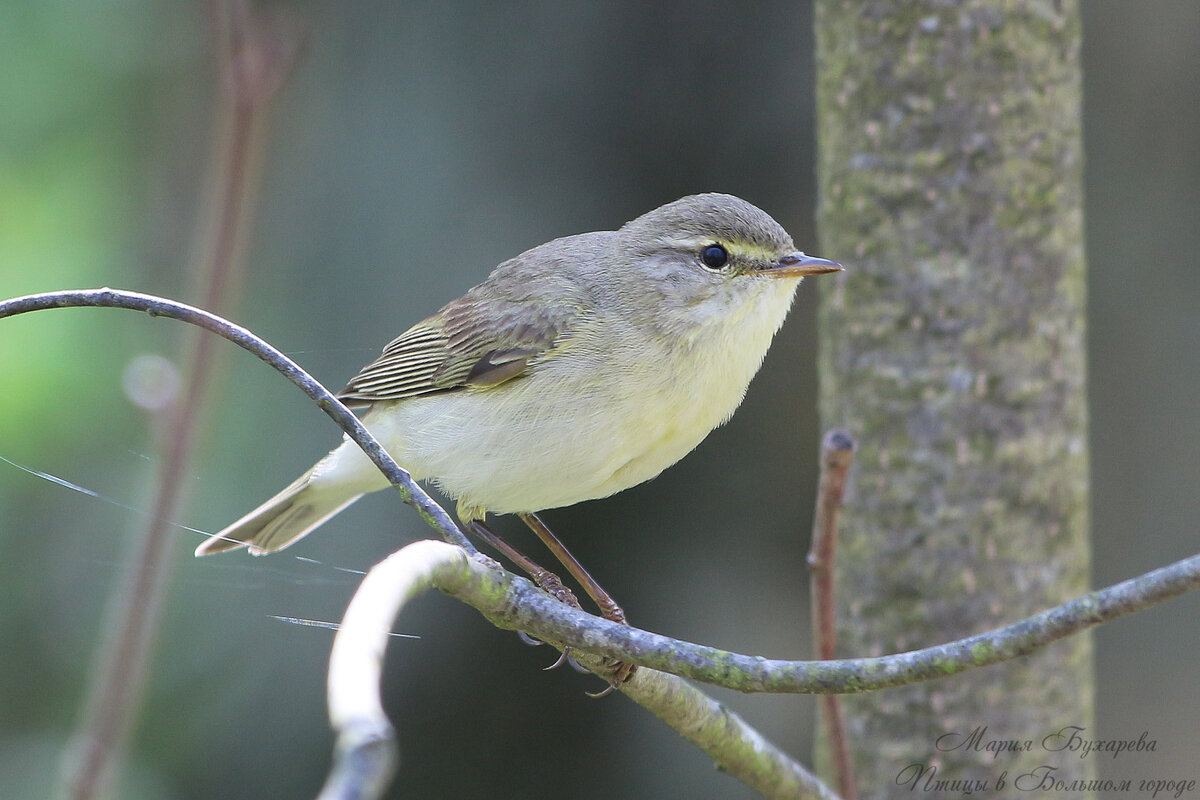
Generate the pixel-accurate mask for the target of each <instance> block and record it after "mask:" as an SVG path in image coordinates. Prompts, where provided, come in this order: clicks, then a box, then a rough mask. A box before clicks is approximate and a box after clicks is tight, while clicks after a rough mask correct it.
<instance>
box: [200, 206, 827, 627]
mask: <svg viewBox="0 0 1200 800" xmlns="http://www.w3.org/2000/svg"><path fill="white" fill-rule="evenodd" d="M839 270H841V266H840V265H838V264H836V263H834V262H832V261H826V260H825V259H821V258H814V257H812V256H807V255H805V254H804V253H802V252H799V251H798V250H797V249H796V247H795V245H794V244H793V243H792V239H791V237H790V236H788V234H787V233H786V232H785V231H784V229H783V228H782V227H781V226H780V225H779V224H778V223H777V222H776V221H775V220H774V219H772V218H771V217H770V216H768V215H767V214H766V213H765V212H763V211H762V210H760V209H758V208H757V207H755V206H753V205H751V204H750V203H748V202H746V201H745V200H741V199H739V198H737V197H733V196H731V195H727V194H700V195H693V196H689V197H684V198H682V199H680V200H676V201H675V202H673V203H668V204H667V205H665V206H662V207H660V208H657V209H655V210H653V211H650V212H648V213H646V214H643V215H642V216H640V217H638V218H637V219H635V220H633V221H631V222H629V223H627V224H625V225H624V226H623V227H621V229H620V230H616V231H601V232H595V233H583V234H579V235H576V236H567V237H564V238H561V239H555V240H553V241H550V242H547V243H546V244H543V245H540V246H538V247H535V248H533V249H532V250H528V251H526V252H524V253H522V254H521V255H519V256H517V257H515V258H512V259H509V260H508V261H505V262H504V263H502V264H500V266H498V267H496V269H495V270H494V271H493V272H492V274H491V275H489V276H488V278H487V280H485V281H484V282H483V283H481V284H479V285H478V286H476V287H474V288H473V289H471V290H470V291H468V292H467V293H466V294H465V295H463V296H462V297H460V298H458V299H457V300H453V301H451V302H450V303H447V304H446V305H445V306H444V307H443V308H442V309H441V310H440V311H438V312H437V313H436V314H434V315H433V316H431V317H428V318H426V319H424V320H422V321H421V322H418V323H417V324H416V325H414V326H413V327H411V328H409V329H408V330H407V331H405V332H404V333H402V334H401V335H400V336H399V337H397V338H396V339H394V340H393V341H392V342H391V343H390V344H389V345H388V346H387V347H385V348H384V350H383V354H382V355H381V356H380V357H379V358H378V359H376V360H375V361H373V362H371V363H370V364H368V365H367V366H366V367H364V368H363V369H362V371H361V372H359V373H358V375H356V376H355V377H354V378H353V379H352V380H351V381H350V383H349V384H348V385H347V386H346V388H345V389H343V390H342V391H341V393H340V394H339V398H340V399H341V400H343V401H344V402H345V403H346V404H347V405H350V406H352V407H361V408H363V409H364V411H363V412H362V421H363V424H364V425H365V426H366V427H367V428H368V429H369V430H370V431H371V433H372V434H373V435H374V436H375V437H376V438H377V439H378V440H379V441H380V443H381V444H382V445H383V446H384V448H385V449H386V450H387V451H388V452H389V453H390V454H391V455H392V457H393V458H395V460H396V461H397V462H398V463H399V464H400V465H401V466H402V467H404V468H405V469H407V470H408V471H409V473H410V474H411V475H412V476H413V478H415V479H418V480H429V481H432V482H433V483H435V484H436V485H437V486H438V487H439V488H440V489H441V490H442V491H443V492H445V493H446V494H447V495H449V496H450V497H452V498H454V499H455V500H456V501H457V503H458V506H457V513H458V517H459V519H460V520H462V521H463V523H464V524H466V525H467V526H468V527H469V528H472V529H473V530H475V531H476V532H477V533H479V534H480V535H483V536H485V537H487V536H488V534H490V531H489V530H488V529H487V527H486V526H485V525H484V518H485V515H486V514H487V513H489V512H490V513H493V514H517V515H519V516H520V517H521V519H523V520H524V521H525V522H526V523H527V524H529V525H530V527H531V528H533V529H534V531H535V532H537V533H538V535H539V536H540V537H542V539H543V541H546V543H547V544H548V545H550V546H551V549H552V550H554V552H555V555H557V556H559V557H560V559H562V555H561V554H560V553H559V552H558V551H557V550H555V549H554V545H551V544H550V541H549V540H548V539H547V536H549V537H550V539H553V541H554V543H555V544H557V545H558V547H560V548H561V544H560V543H558V542H557V539H554V537H553V534H550V532H549V529H548V528H546V527H545V525H544V524H543V523H542V522H541V520H540V519H539V518H538V517H537V516H536V513H535V512H538V511H542V510H545V509H550V508H558V507H561V506H569V505H573V504H575V503H579V502H582V501H584V500H592V499H595V498H600V497H606V496H608V495H611V494H614V493H615V492H619V491H621V490H623V489H628V488H629V487H631V486H635V485H637V484H639V483H642V482H644V481H647V480H650V479H651V478H653V477H655V476H656V475H658V474H659V473H660V472H662V471H663V470H664V469H666V468H667V467H669V466H671V465H672V464H674V463H675V462H676V461H678V460H679V459H681V458H682V457H683V456H685V455H686V454H687V453H688V452H690V451H691V450H692V449H693V448H695V447H696V445H698V444H699V443H700V442H701V441H702V440H703V439H704V437H705V436H707V435H708V433H709V432H710V431H711V430H712V429H713V428H715V427H717V426H718V425H720V424H722V423H724V422H725V421H726V420H728V419H729V417H730V416H731V415H732V414H733V412H734V410H735V409H736V408H737V407H738V405H739V404H740V403H741V401H742V397H743V396H744V395H745V392H746V387H747V386H748V385H749V383H750V379H751V378H753V377H754V374H755V373H756V372H757V371H758V369H759V367H760V366H761V365H762V362H763V358H764V356H765V355H766V352H767V348H768V347H769V346H770V344H771V339H772V337H773V336H774V335H775V332H776V331H777V330H778V329H779V327H780V326H781V325H782V324H783V321H784V318H785V317H786V316H787V313H788V309H789V308H790V306H791V304H792V298H793V296H794V295H795V292H796V287H797V286H798V285H799V284H800V281H801V279H802V278H803V277H804V276H806V275H818V274H821V273H828V272H837V271H839ZM388 485H389V484H388V482H387V480H386V479H385V478H384V477H383V475H382V474H380V472H379V471H378V470H377V469H376V468H375V466H374V464H372V463H371V461H370V460H368V459H367V457H366V456H365V455H364V454H363V453H362V451H361V450H360V449H359V448H358V446H357V445H356V444H354V443H353V442H352V441H350V440H349V439H346V440H345V441H343V442H342V444H341V445H340V446H338V447H337V448H336V449H334V450H333V451H332V452H331V453H329V454H328V455H327V456H325V457H324V458H323V459H321V460H320V461H319V462H317V464H316V465H315V466H314V467H313V468H312V469H310V470H309V471H308V472H306V473H304V475H302V476H301V477H300V478H299V479H297V480H296V481H295V482H294V483H292V484H291V485H290V486H288V487H287V488H286V489H284V490H283V491H282V492H280V493H279V494H277V495H275V496H274V497H272V498H271V499H270V500H268V501H267V502H265V503H263V504H262V505H261V506H259V507H258V508H256V509H254V510H253V511H251V512H250V513H249V514H247V515H246V516H244V517H242V518H241V519H239V520H238V521H237V522H235V523H233V524H232V525H230V526H229V527H227V528H225V529H224V530H222V531H220V532H219V533H217V534H215V535H213V536H212V537H211V538H209V539H208V540H207V541H205V542H204V543H203V544H201V545H200V547H198V548H197V549H196V555H198V556H202V555H208V554H211V553H218V552H221V551H224V550H230V549H233V548H238V547H243V546H244V547H246V548H248V549H249V551H250V552H251V553H252V554H254V555H261V554H264V553H270V552H274V551H276V550H281V549H283V548H284V547H287V546H288V545H290V544H292V543H293V542H295V541H296V540H298V539H300V538H301V537H303V536H305V535H307V534H308V533H309V532H311V531H312V530H313V529H314V528H316V527H317V526H319V525H320V524H321V523H323V522H324V521H325V520H327V519H329V518H330V517H332V516H333V515H334V514H336V513H338V512H339V511H341V510H342V509H344V508H345V507H346V506H348V505H350V504H351V503H353V502H354V501H355V500H357V499H358V498H359V497H361V496H362V495H364V494H366V493H367V492H374V491H376V490H379V489H383V488H385V487H387V486H388ZM493 536H494V534H493ZM489 541H490V539H489ZM562 551H563V553H566V550H565V548H562ZM567 557H568V558H569V557H570V556H569V553H567ZM571 560H572V561H573V559H571ZM564 564H565V565H566V566H567V567H568V569H570V570H571V572H572V574H574V575H575V576H576V578H577V579H580V580H581V583H584V584H585V589H588V591H589V594H592V589H591V588H590V587H589V586H588V585H587V583H588V582H592V583H594V581H591V579H590V576H586V571H583V570H582V567H579V566H578V563H577V562H576V564H575V567H578V569H579V570H580V571H582V572H583V575H584V576H585V577H583V578H581V577H580V575H579V574H578V573H577V572H576V569H575V567H572V565H571V564H570V563H567V562H566V561H564ZM595 588H596V589H597V590H599V591H600V592H603V590H601V589H599V587H598V586H596V587H595ZM592 596H593V598H594V599H597V598H596V595H595V594H593V595H592ZM597 602H598V603H599V604H600V605H601V608H602V609H603V610H604V611H605V615H606V616H609V618H619V619H620V620H621V621H623V620H624V616H623V614H620V609H619V608H616V605H615V603H614V604H612V609H615V611H614V610H612V609H609V608H606V603H611V598H608V597H607V595H606V594H603V595H602V597H601V598H598V599H597Z"/></svg>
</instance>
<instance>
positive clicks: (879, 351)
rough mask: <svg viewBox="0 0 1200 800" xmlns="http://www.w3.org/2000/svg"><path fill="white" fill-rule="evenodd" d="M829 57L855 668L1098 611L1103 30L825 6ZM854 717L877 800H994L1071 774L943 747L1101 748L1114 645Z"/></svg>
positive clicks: (1087, 766) (829, 393)
mask: <svg viewBox="0 0 1200 800" xmlns="http://www.w3.org/2000/svg"><path fill="white" fill-rule="evenodd" d="M816 32H817V67H818V69H817V72H818V93H817V103H818V172H819V185H820V192H821V197H820V210H819V219H818V226H819V234H820V238H821V252H823V253H826V254H828V255H829V256H830V257H832V258H836V259H838V260H839V261H842V262H843V263H844V264H845V265H846V268H847V269H846V272H845V273H843V274H842V275H839V276H837V279H836V280H831V281H829V283H827V284H826V285H825V286H823V287H822V304H821V320H820V326H821V327H820V335H821V350H820V353H821V355H820V370H821V389H820V398H821V399H820V402H821V416H822V424H823V426H824V427H826V428H830V427H835V426H836V427H842V428H846V429H848V430H849V431H850V432H851V433H852V434H853V435H854V436H855V438H856V439H857V440H858V442H859V446H860V449H859V452H858V454H857V456H856V459H855V466H854V470H853V472H852V476H851V484H850V489H849V494H848V496H847V500H846V508H845V510H844V511H843V514H842V523H841V540H840V542H839V550H840V554H839V563H838V573H837V580H838V614H839V645H840V646H839V650H840V653H839V654H840V655H843V656H866V655H880V654H884V653H888V652H896V651H901V650H907V649H912V648H916V647H922V646H926V645H932V644H936V643H939V642H943V641H947V640H949V639H953V638H956V637H959V636H964V635H969V634H972V633H977V632H980V631H983V630H986V629H988V628H992V627H996V626H998V625H1001V624H1003V623H1006V622H1010V621H1012V620H1015V619H1018V618H1020V617H1023V616H1025V615H1027V614H1030V613H1033V612H1036V611H1038V610H1041V609H1043V608H1047V607H1049V606H1052V605H1055V604H1057V603H1059V602H1062V601H1063V600H1066V599H1068V598H1070V597H1072V596H1075V595H1078V594H1081V593H1083V592H1084V591H1086V589H1087V584H1088V568H1089V545H1088V520H1087V510H1088V497H1087V492H1088V463H1087V408H1086V403H1085V354H1084V343H1085V342H1084V311H1085V308H1084V306H1085V299H1086V295H1085V283H1084V278H1085V272H1084V269H1085V268H1084V258H1083V229H1082V144H1081V129H1080V80H1081V78H1080V67H1079V43H1080V22H1079V16H1078V9H1077V6H1076V4H1075V3H1074V2H1053V0H1045V2H1035V1H1034V0H1030V1H1029V2H1017V0H1009V1H1007V2H1004V1H1001V0H987V1H984V0H968V1H967V2H937V1H935V0H923V1H921V2H905V3H894V2H881V1H876V2H866V3H862V2H844V1H843V0H818V2H817V6H816ZM844 708H845V713H846V714H847V716H848V720H847V722H848V729H849V731H850V734H851V737H852V738H851V749H852V751H853V752H854V753H855V754H856V755H855V767H856V770H857V773H858V785H859V790H860V796H861V797H864V798H866V797H885V796H888V795H889V792H890V791H892V790H894V787H895V786H896V778H897V776H898V774H899V773H900V771H901V770H902V769H903V768H904V767H906V766H907V765H909V764H911V763H918V762H919V763H925V764H935V765H936V766H937V768H938V777H939V778H940V779H947V780H949V779H954V778H961V779H978V780H989V781H992V782H993V786H994V781H995V780H996V778H997V776H998V775H999V774H1000V773H1001V772H1003V771H1005V770H1008V771H1009V773H1010V775H1012V774H1016V773H1015V772H1014V770H1017V771H1020V770H1021V769H1022V767H1025V766H1029V767H1032V766H1036V765H1037V764H1040V763H1046V760H1047V756H1048V755H1049V756H1055V755H1056V754H1047V753H1044V752H1034V753H1031V754H1028V756H1026V755H1019V754H1004V755H1002V756H1001V757H999V758H993V757H992V754H991V753H988V752H985V751H980V752H975V751H965V750H956V751H953V752H941V751H939V750H938V748H937V746H936V741H937V739H938V737H939V736H941V735H942V734H945V733H954V732H960V733H964V734H965V733H969V732H970V731H971V730H973V729H974V728H976V727H978V726H987V736H988V737H990V738H993V739H1022V740H1024V739H1029V738H1032V739H1034V740H1040V739H1041V737H1042V736H1044V735H1046V734H1048V733H1051V732H1053V731H1054V730H1057V729H1058V728H1060V727H1061V726H1062V725H1066V724H1072V725H1081V726H1084V727H1086V728H1089V729H1091V727H1092V710H1091V709H1092V676H1091V649H1090V640H1089V638H1088V637H1087V636H1078V637H1073V638H1071V639H1070V640H1067V641H1064V642H1060V643H1058V644H1056V645H1054V646H1053V647H1050V648H1048V649H1047V650H1045V651H1043V652H1041V653H1038V654H1036V655H1034V656H1030V657H1028V658H1024V659H1020V660H1018V661H1015V662H1009V663H1006V664H1003V665H997V666H994V667H989V668H988V669H985V670H981V671H979V672H975V673H972V674H969V675H959V676H954V677H951V678H949V679H945V680H941V681H936V682H932V683H928V684H921V685H917V686H911V687H905V688H901V689H892V690H887V691H883V692H878V693H875V694H872V695H865V696H859V697H850V698H846V702H845V703H844ZM1057 755H1058V756H1061V754H1057ZM1049 763H1052V765H1053V766H1054V767H1055V768H1056V770H1057V772H1056V775H1057V777H1060V778H1063V779H1065V780H1071V779H1075V778H1080V779H1086V778H1089V777H1094V774H1093V772H1092V770H1093V766H1092V764H1091V762H1090V760H1085V759H1078V758H1073V759H1072V758H1061V757H1052V758H1051V759H1050V762H1049ZM923 794H924V796H930V797H937V796H947V797H950V796H953V797H958V796H960V793H959V794H956V793H953V792H948V793H945V794H939V793H937V792H925V793H923Z"/></svg>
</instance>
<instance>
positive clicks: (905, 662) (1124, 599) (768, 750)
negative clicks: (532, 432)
mask: <svg viewBox="0 0 1200 800" xmlns="http://www.w3.org/2000/svg"><path fill="white" fill-rule="evenodd" d="M431 586H432V587H436V588H438V589H440V590H441V591H443V592H445V593H446V594H449V595H451V596H453V597H456V598H458V599H459V600H462V601H463V602H465V603H468V604H469V605H471V606H473V607H474V608H475V609H476V610H478V611H479V612H480V613H482V614H483V615H484V616H485V617H486V618H487V619H488V620H489V621H491V622H492V624H494V625H496V626H498V627H501V628H511V629H514V630H520V631H525V632H526V633H530V634H533V635H534V636H536V637H538V638H539V639H542V640H544V641H546V642H549V643H550V644H552V645H554V646H556V647H558V648H560V649H561V648H563V647H565V646H570V647H571V648H572V654H573V656H574V657H575V658H576V660H578V661H579V662H580V663H581V664H583V665H584V666H586V667H588V668H589V669H591V670H592V671H594V672H597V673H599V674H605V662H604V659H603V656H607V657H609V658H613V659H618V660H620V661H634V662H636V663H638V664H641V665H643V666H661V667H662V668H663V669H664V670H667V671H669V672H672V673H675V674H679V675H685V676H687V677H691V678H695V679H698V680H703V681H707V682H709V683H715V684H719V685H723V686H727V687H730V688H736V689H741V690H743V691H775V692H800V693H814V694H825V693H833V692H836V693H856V692H865V691H870V690H873V689H882V688H887V687H891V686H899V685H903V684H908V683H915V682H917V681H922V680H930V679H933V678H937V677H944V676H948V675H953V674H956V673H958V672H963V671H965V670H968V669H973V668H975V667H980V666H984V665H987V664H993V663H996V662H998V661H1003V660H1007V659H1010V658H1014V657H1016V656H1018V655H1024V654H1026V653H1029V652H1032V651H1033V650H1035V649H1037V648H1038V647H1041V646H1044V645H1046V644H1048V643H1050V642H1052V641H1055V640H1056V639H1060V638H1062V637H1063V636H1067V635H1069V634H1071V633H1077V632H1079V631H1082V630H1084V629H1086V628H1089V627H1091V626H1093V625H1096V624H1099V623H1100V622H1104V621H1107V620H1110V619H1114V618H1116V617H1119V616H1123V615H1125V614H1129V613H1133V612H1134V611H1138V610H1141V609H1143V608H1146V607H1147V606H1150V605H1153V604H1155V603H1159V602H1162V601H1164V600H1167V599H1169V598H1172V597H1176V596H1178V595H1181V594H1184V593H1185V592H1187V591H1190V590H1193V589H1196V588H1198V587H1200V555H1196V556H1192V557H1191V558H1187V559H1184V560H1182V561H1179V562H1176V563H1175V564H1172V565H1170V566H1168V567H1163V568H1162V569H1158V570H1154V571H1153V572H1150V573H1147V574H1146V575H1142V576H1140V577H1138V578H1134V579H1131V580H1128V581H1125V582H1123V583H1119V584H1116V585H1115V586H1111V587H1109V588H1107V589H1103V590H1101V591H1097V592H1091V593H1089V594H1087V595H1084V596H1083V597H1081V598H1078V599H1076V600H1072V601H1071V602H1069V603H1065V604H1063V605H1061V606H1058V607H1056V608H1053V609H1050V610H1049V611H1046V612H1043V613H1041V614H1037V615H1034V616H1032V617H1029V618H1028V619H1025V620H1022V621H1021V622H1017V623H1014V624H1012V625H1008V626H1006V627H1004V628H1000V629H998V630H996V631H990V632H988V633H985V634H981V635H979V636H973V637H970V638H967V639H961V640H959V641H957V642H951V643H949V644H945V645H940V646H937V647H930V648H926V649H924V650H917V651H913V652H909V653H901V654H898V655H892V656H882V657H879V658H860V659H844V660H841V661H808V662H805V661H772V660H768V659H764V658H761V657H752V656H744V655H738V654H735V653H729V652H726V651H722V650H716V649H714V648H710V647H704V646H701V645H695V644H690V643H687V642H680V641H677V640H674V639H668V638H667V637H665V636H660V635H658V634H654V633H650V632H648V631H642V630H638V629H636V628H630V627H629V626H627V625H618V624H616V623H613V622H610V621H608V620H606V619H602V618H600V617H594V616H592V615H590V614H586V613H584V612H582V611H579V610H577V609H574V608H571V607H569V606H567V605H566V604H564V603H560V602H558V601H556V600H554V599H553V598H552V597H550V595H548V594H546V593H545V592H543V591H541V590H540V589H538V588H537V587H535V586H534V585H533V584H532V583H530V582H529V581H527V580H525V579H524V578H520V577H518V576H516V575H513V574H512V573H509V572H504V571H502V570H497V569H493V568H491V567H489V566H488V565H487V564H485V563H483V562H482V560H480V559H473V558H469V557H468V556H467V555H466V554H465V553H464V552H462V551H461V550H457V549H455V548H453V547H451V546H448V545H446V544H444V543H441V542H434V541H424V542H415V543H413V544H411V545H408V546H407V547H405V548H403V549H402V550H400V551H398V552H396V553H393V554H392V555H391V556H389V557H388V558H387V559H385V560H384V561H382V562H380V563H379V564H378V565H376V566H375V567H374V568H373V569H372V570H371V571H370V572H369V573H368V575H367V577H366V578H365V579H364V580H363V584H362V586H361V587H360V588H359V590H358V592H357V593H356V594H355V597H354V600H352V601H351V604H350V607H349V608H348V609H347V611H346V616H345V618H344V620H343V622H342V626H341V630H340V631H339V633H338V635H337V637H336V638H335V639H334V648H333V655H332V657H331V660H330V671H329V684H328V690H329V713H330V719H331V721H332V722H333V724H334V727H335V729H336V730H337V731H338V743H337V747H336V751H335V759H336V762H335V767H334V773H332V774H331V776H330V780H329V782H327V783H326V788H325V792H328V793H329V794H322V796H321V800H327V798H333V797H360V798H372V797H376V796H378V795H373V794H370V793H367V792H365V791H361V790H362V789H363V787H366V786H375V785H377V784H379V783H386V776H387V775H390V770H391V769H392V767H393V764H394V758H395V752H394V741H393V740H394V733H393V731H392V728H391V725H390V724H389V723H388V721H387V718H386V716H384V713H383V708H382V706H381V704H380V701H379V694H378V693H379V676H380V671H381V665H382V660H383V654H384V648H385V647H386V645H387V641H388V632H389V631H390V630H391V627H392V624H393V621H394V617H395V614H396V613H398V611H399V609H400V608H401V607H403V605H404V603H405V602H407V601H408V600H409V599H411V598H412V597H414V596H415V595H416V594H418V593H420V592H421V591H423V590H425V589H427V588H429V587H431ZM587 654H591V655H587ZM596 654H601V655H600V656H597V655H596ZM619 688H620V690H621V691H622V692H623V693H624V694H626V695H627V696H628V697H629V698H630V699H632V700H634V701H635V702H637V703H639V704H640V705H642V706H644V707H646V708H647V709H649V710H650V711H652V712H653V713H654V714H656V715H657V716H658V717H659V718H660V719H662V720H663V721H664V722H666V723H667V724H668V725H670V726H671V727H672V728H674V729H675V730H676V731H678V732H679V733H680V734H681V735H682V736H683V737H684V738H686V739H687V740H688V741H690V742H692V743H693V744H695V745H697V746H698V747H700V748H701V749H703V750H704V751H705V752H706V753H708V754H709V755H710V756H711V757H712V758H713V759H714V760H715V761H716V762H717V764H718V765H719V766H720V767H721V768H722V769H723V770H725V771H726V772H729V773H730V774H731V775H733V776H734V777H736V778H738V779H739V780H741V781H743V782H744V783H746V784H747V785H748V786H750V787H752V788H754V789H755V790H756V791H758V792H760V793H761V794H763V795H764V796H765V797H780V798H783V797H836V795H834V794H833V793H832V791H831V790H830V789H829V788H828V787H826V786H825V785H824V784H822V783H821V782H820V781H819V780H818V779H816V778H815V777H813V776H812V775H811V774H809V773H808V772H807V771H805V770H804V768H803V767H801V766H800V765H798V764H796V763H795V762H794V761H792V760H791V759H789V758H788V757H787V756H786V755H785V754H783V753H782V752H780V751H779V750H777V749H776V748H775V747H774V746H773V745H771V744H769V743H767V742H765V741H764V740H763V739H762V738H761V736H759V734H758V733H757V732H755V731H754V730H753V729H751V728H750V727H749V726H747V725H746V724H745V723H744V722H743V721H742V720H741V719H740V718H739V717H737V715H735V714H732V713H731V712H729V711H728V710H727V709H725V708H723V707H722V706H721V705H720V704H719V703H717V702H715V701H714V700H712V699H711V698H709V697H708V696H706V695H704V694H703V693H701V692H700V691H699V690H697V689H695V688H694V687H692V686H690V685H688V684H687V683H686V682H684V681H682V680H679V679H678V678H675V677H673V676H672V675H668V674H665V673H664V672H659V671H655V670H652V669H639V670H638V671H637V672H636V673H635V674H634V676H633V678H632V680H630V681H629V682H627V683H624V684H622V685H621V686H620V687H619ZM347 781H349V783H346V782H347ZM334 787H337V789H336V791H337V792H340V793H334V792H335V788H334ZM347 787H349V789H347ZM356 792H361V793H356Z"/></svg>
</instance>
